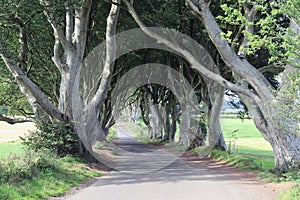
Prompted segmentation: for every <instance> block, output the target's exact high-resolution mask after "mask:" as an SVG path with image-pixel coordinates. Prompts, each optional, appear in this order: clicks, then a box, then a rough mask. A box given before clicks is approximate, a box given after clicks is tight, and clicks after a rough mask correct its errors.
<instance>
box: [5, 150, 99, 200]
mask: <svg viewBox="0 0 300 200" xmlns="http://www.w3.org/2000/svg"><path fill="white" fill-rule="evenodd" d="M31 152H32V154H35V155H36V156H34V157H32V159H31V160H32V162H31V163H34V162H36V160H37V158H38V159H39V160H40V161H42V162H36V163H40V164H41V163H42V165H44V167H41V166H42V165H39V168H38V173H36V174H34V175H33V176H31V177H29V178H23V179H18V180H16V179H14V178H13V179H11V180H10V182H5V183H1V184H0V199H6V200H21V199H47V198H48V197H50V196H58V195H61V194H64V193H65V192H67V191H68V190H69V189H70V188H71V187H73V186H75V185H78V184H80V183H82V182H84V181H87V180H88V179H90V178H93V177H95V176H99V175H100V173H99V172H98V171H95V170H91V169H90V168H88V167H87V166H86V162H85V161H83V160H81V159H79V158H76V157H64V158H60V159H58V158H56V157H55V156H54V155H53V154H49V153H40V154H39V155H37V153H36V152H33V151H31ZM14 159H15V162H18V163H19V162H20V163H21V162H22V159H23V157H14ZM10 162H11V161H10ZM48 163H49V164H48ZM50 165H51V167H50Z"/></svg>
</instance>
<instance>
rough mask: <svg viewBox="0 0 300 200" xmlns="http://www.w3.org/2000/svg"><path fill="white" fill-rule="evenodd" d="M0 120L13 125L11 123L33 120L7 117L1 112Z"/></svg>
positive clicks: (30, 120) (31, 120)
mask: <svg viewBox="0 0 300 200" xmlns="http://www.w3.org/2000/svg"><path fill="white" fill-rule="evenodd" d="M0 121H4V122H7V123H9V124H11V125H13V124H18V123H25V122H33V119H28V118H25V119H22V118H8V117H5V116H3V115H2V114H0Z"/></svg>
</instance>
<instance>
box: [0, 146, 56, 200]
mask: <svg viewBox="0 0 300 200" xmlns="http://www.w3.org/2000/svg"><path fill="white" fill-rule="evenodd" d="M49 168H51V169H55V168H57V162H56V156H55V154H53V153H51V152H50V151H45V150H43V151H41V150H40V151H33V150H27V151H26V152H25V153H24V154H22V155H19V156H17V155H15V154H13V155H10V156H7V157H2V159H1V162H0V184H3V183H11V182H17V181H20V180H23V179H31V178H33V177H34V176H37V175H38V173H40V172H41V171H43V170H45V169H49ZM1 199H2V198H1Z"/></svg>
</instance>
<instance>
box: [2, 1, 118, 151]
mask: <svg viewBox="0 0 300 200" xmlns="http://www.w3.org/2000/svg"><path fill="white" fill-rule="evenodd" d="M112 2H113V4H112V5H111V10H110V13H109V15H108V18H107V26H106V44H107V45H106V52H107V54H106V62H105V65H104V72H103V76H102V79H101V83H100V86H99V89H98V90H97V92H96V94H94V96H93V98H92V101H93V103H94V104H95V106H96V107H97V108H98V109H99V110H101V109H100V107H101V105H102V104H103V102H104V100H105V96H106V93H107V90H108V85H109V83H110V79H111V72H112V70H113V65H110V63H111V60H113V59H114V53H113V48H114V47H113V45H114V39H113V37H112V36H113V35H114V34H115V32H116V23H117V19H118V12H119V6H117V4H118V3H119V2H118V1H117V0H114V1H112ZM3 5H5V6H6V7H4V6H3V9H5V8H9V9H8V10H5V11H3V17H5V18H4V19H8V21H5V23H3V24H4V25H3V26H12V27H13V28H17V29H12V30H13V33H15V35H13V37H15V38H16V35H18V39H19V42H18V43H19V46H20V49H19V50H17V49H15V48H14V46H15V45H16V43H13V44H12V43H10V42H8V41H9V38H10V34H8V33H7V32H5V29H1V35H0V56H1V58H2V60H3V61H4V63H5V65H6V66H7V68H8V69H9V71H10V72H11V74H12V75H13V76H14V77H15V79H16V81H17V84H18V87H19V88H20V90H21V92H22V93H23V94H24V95H25V96H26V98H27V99H28V101H29V103H30V105H31V106H32V108H33V111H34V113H35V115H36V117H39V116H40V112H41V111H42V112H43V113H45V114H46V115H47V116H48V117H50V118H52V119H56V120H59V121H61V122H65V123H70V122H72V121H73V113H72V91H73V88H74V84H75V79H76V75H77V73H78V70H79V69H80V66H82V63H83V60H84V56H85V55H86V54H87V52H86V49H87V41H88V36H89V32H88V31H89V30H90V29H89V30H88V28H89V26H90V23H92V21H91V20H90V17H91V9H92V6H95V4H93V1H91V0H83V1H79V2H77V3H74V2H73V1H66V2H65V1H47V0H45V1H44V0H41V1H39V2H38V1H34V2H29V1H28V2H27V1H22V2H21V4H15V3H14V2H11V1H9V0H7V1H6V2H5V3H4V4H3ZM27 5H30V7H28V6H27ZM22 6H24V7H22ZM20 7H22V9H20ZM33 8H34V11H33V12H29V11H31V9H33ZM26 9H27V10H26ZM28 9H29V10H28ZM41 13H44V16H45V17H46V18H45V17H44V16H42V15H41ZM1 15H2V14H1ZM10 19H11V20H10ZM46 20H47V21H48V22H49V25H50V26H46V30H49V28H51V27H52V31H53V32H52V34H49V32H46V33H47V34H49V35H50V36H52V37H53V38H54V40H50V41H53V43H52V45H53V51H51V52H52V53H53V57H52V60H53V63H54V65H55V66H56V68H57V71H58V72H59V75H60V84H59V97H58V100H57V102H58V103H56V102H55V101H53V100H51V99H50V98H49V97H48V96H47V93H45V92H44V91H43V90H42V89H41V88H40V87H39V86H38V84H36V83H35V82H34V81H33V78H30V76H28V74H27V72H28V69H29V67H30V66H29V63H30V62H29V57H30V56H32V53H31V51H30V47H31V45H33V44H34V43H33V42H34V41H32V40H29V39H28V38H29V34H35V32H34V31H30V30H32V27H33V29H34V30H36V29H38V28H39V27H40V26H43V24H44V23H45V22H46ZM43 28H45V27H43ZM63 29H65V30H63ZM6 33H7V34H6ZM49 35H48V36H49ZM48 38H49V37H48ZM30 42H32V43H30ZM47 47H48V48H49V47H50V46H47ZM41 49H43V48H41ZM47 64H49V63H47ZM35 67H37V66H35ZM48 85H49V84H48ZM81 147H82V148H81V150H80V151H81V152H80V153H83V152H82V151H83V146H82V145H81Z"/></svg>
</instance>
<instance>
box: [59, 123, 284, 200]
mask: <svg viewBox="0 0 300 200" xmlns="http://www.w3.org/2000/svg"><path fill="white" fill-rule="evenodd" d="M117 131H118V136H119V141H118V144H117V145H118V146H119V147H121V148H122V149H123V150H125V151H124V152H123V154H122V156H121V157H120V159H119V160H118V162H117V164H116V166H115V169H116V170H118V171H113V172H111V173H109V174H108V175H105V176H103V177H100V178H98V179H97V180H96V181H95V182H94V183H93V184H91V185H90V186H88V187H86V188H84V189H82V190H80V191H78V192H76V193H75V194H72V195H71V196H66V197H65V198H64V199H68V200H98V199H99V200H179V199H186V200H201V199H206V200H273V199H276V196H277V195H278V193H279V191H280V190H281V189H280V185H278V184H277V185H276V184H275V185H274V184H266V183H263V182H262V181H260V180H258V179H257V178H256V176H255V174H254V173H250V172H245V171H243V170H241V169H236V168H234V167H231V166H229V165H226V164H224V163H220V162H217V161H215V160H212V159H209V158H206V159H198V158H197V157H191V158H190V159H189V158H188V157H185V158H177V156H175V155H174V154H171V153H169V152H168V151H164V150H162V149H160V150H157V149H156V148H153V147H152V146H149V145H145V144H141V143H138V142H136V141H135V140H134V139H133V138H132V136H131V135H130V133H129V132H128V130H127V129H126V126H125V125H124V124H119V125H118V129H117Z"/></svg>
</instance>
